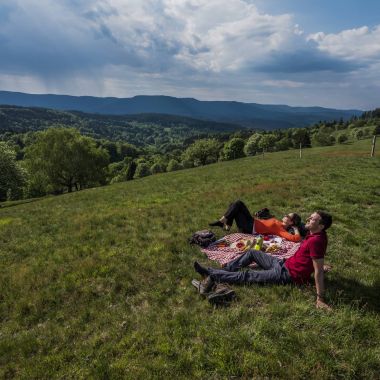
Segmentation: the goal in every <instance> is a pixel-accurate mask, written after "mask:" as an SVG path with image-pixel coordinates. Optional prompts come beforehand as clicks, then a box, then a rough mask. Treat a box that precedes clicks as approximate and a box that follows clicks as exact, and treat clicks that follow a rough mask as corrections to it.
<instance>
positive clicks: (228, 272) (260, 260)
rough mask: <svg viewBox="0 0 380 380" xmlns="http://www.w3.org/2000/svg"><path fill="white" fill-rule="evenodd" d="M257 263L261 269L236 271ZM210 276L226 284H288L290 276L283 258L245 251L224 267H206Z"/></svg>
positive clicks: (290, 279) (290, 280)
mask: <svg viewBox="0 0 380 380" xmlns="http://www.w3.org/2000/svg"><path fill="white" fill-rule="evenodd" d="M253 262H255V263H257V264H258V265H259V266H260V267H261V268H263V270H247V271H238V270H239V269H240V268H243V267H246V266H248V265H249V264H251V263H253ZM208 270H209V273H210V277H211V278H212V279H213V280H214V281H215V282H226V283H228V284H282V285H285V284H289V283H291V282H292V278H291V277H290V274H289V272H288V269H287V268H286V267H285V260H283V259H278V258H276V257H273V256H271V255H268V254H267V253H264V252H261V251H255V250H253V249H251V250H249V251H247V252H246V253H244V254H243V255H241V256H240V257H237V258H236V259H235V260H233V261H231V262H230V263H228V264H227V266H226V267H225V268H224V269H213V268H208Z"/></svg>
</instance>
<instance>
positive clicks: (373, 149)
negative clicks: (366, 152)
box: [371, 135, 376, 157]
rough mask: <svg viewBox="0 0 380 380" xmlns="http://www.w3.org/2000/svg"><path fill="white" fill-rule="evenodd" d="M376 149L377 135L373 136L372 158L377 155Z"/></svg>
mask: <svg viewBox="0 0 380 380" xmlns="http://www.w3.org/2000/svg"><path fill="white" fill-rule="evenodd" d="M375 147H376V135H375V136H373V139H372V149H371V157H373V156H374V155H375Z"/></svg>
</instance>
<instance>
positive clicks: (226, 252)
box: [201, 233, 300, 266]
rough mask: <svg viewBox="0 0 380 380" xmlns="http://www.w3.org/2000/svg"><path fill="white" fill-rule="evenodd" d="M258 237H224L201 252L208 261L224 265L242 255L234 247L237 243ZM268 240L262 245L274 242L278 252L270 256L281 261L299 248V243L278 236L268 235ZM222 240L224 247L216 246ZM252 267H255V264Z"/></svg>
mask: <svg viewBox="0 0 380 380" xmlns="http://www.w3.org/2000/svg"><path fill="white" fill-rule="evenodd" d="M258 236H259V235H250V234H241V233H235V234H231V235H226V236H224V237H223V238H222V239H219V240H217V241H216V242H215V243H212V244H210V245H209V246H208V247H207V248H202V249H201V251H202V252H203V253H204V254H206V256H207V257H208V258H209V259H210V260H214V261H217V262H218V263H220V264H221V265H224V264H227V263H229V262H230V261H232V260H234V259H235V258H236V257H238V256H240V255H242V254H243V253H244V251H241V250H239V248H238V247H237V246H236V245H237V243H238V242H239V241H242V240H243V241H244V240H245V241H247V240H253V239H255V238H257V237H258ZM268 238H269V240H268V241H265V242H264V243H267V242H268V243H269V244H270V243H272V242H275V243H276V244H277V245H278V246H279V250H278V251H276V252H275V253H271V255H272V256H274V257H278V258H281V259H288V258H289V257H292V256H293V255H294V254H295V253H296V251H297V249H298V248H299V246H300V243H294V242H291V241H288V240H285V239H282V238H280V237H278V236H273V235H269V236H268ZM222 240H224V241H225V242H226V246H223V247H221V246H219V245H218V242H220V241H222ZM252 266H255V264H253V265H252Z"/></svg>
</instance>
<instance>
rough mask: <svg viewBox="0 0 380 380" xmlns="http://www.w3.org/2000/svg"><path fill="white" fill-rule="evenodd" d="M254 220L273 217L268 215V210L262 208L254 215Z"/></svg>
mask: <svg viewBox="0 0 380 380" xmlns="http://www.w3.org/2000/svg"><path fill="white" fill-rule="evenodd" d="M255 216H256V218H258V219H270V218H273V215H272V214H271V213H270V211H269V209H268V208H266V207H264V208H262V209H261V210H259V211H257V212H256V213H255Z"/></svg>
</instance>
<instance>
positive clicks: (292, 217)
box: [282, 212, 301, 228]
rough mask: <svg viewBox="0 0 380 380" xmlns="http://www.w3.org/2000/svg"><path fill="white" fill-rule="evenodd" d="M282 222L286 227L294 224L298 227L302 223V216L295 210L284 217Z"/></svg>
mask: <svg viewBox="0 0 380 380" xmlns="http://www.w3.org/2000/svg"><path fill="white" fill-rule="evenodd" d="M282 224H283V225H284V227H285V228H287V227H292V226H296V227H298V226H299V225H300V224H301V217H300V216H299V215H298V214H296V213H295V212H291V213H290V214H287V215H285V216H284V217H283V218H282Z"/></svg>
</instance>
